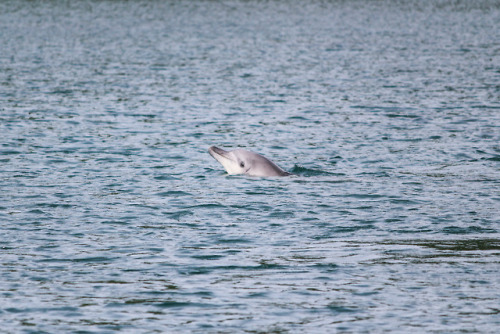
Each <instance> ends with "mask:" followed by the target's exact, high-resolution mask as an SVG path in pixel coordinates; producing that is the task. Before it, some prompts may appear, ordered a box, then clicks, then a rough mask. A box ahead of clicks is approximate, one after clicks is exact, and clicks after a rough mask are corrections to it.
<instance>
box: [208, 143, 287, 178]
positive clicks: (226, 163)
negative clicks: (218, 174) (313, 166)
mask: <svg viewBox="0 0 500 334" xmlns="http://www.w3.org/2000/svg"><path fill="white" fill-rule="evenodd" d="M208 153H210V155H211V156H212V157H214V159H215V160H217V161H218V162H220V164H221V165H222V166H223V167H224V168H225V169H226V171H227V173H228V174H230V175H235V174H245V175H250V176H287V175H292V174H290V173H288V172H285V171H284V170H283V169H281V168H279V167H278V166H276V165H275V164H274V163H273V162H272V161H271V160H269V159H267V158H265V157H263V156H262V155H260V154H257V153H255V152H250V151H247V150H243V149H236V150H233V151H225V150H223V149H221V148H218V147H216V146H212V147H210V148H209V149H208Z"/></svg>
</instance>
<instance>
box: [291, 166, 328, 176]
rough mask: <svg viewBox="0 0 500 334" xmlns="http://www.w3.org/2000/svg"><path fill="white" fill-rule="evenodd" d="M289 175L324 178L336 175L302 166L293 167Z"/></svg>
mask: <svg viewBox="0 0 500 334" xmlns="http://www.w3.org/2000/svg"><path fill="white" fill-rule="evenodd" d="M290 173H292V174H295V175H300V176H325V175H338V174H336V173H332V172H326V171H324V170H321V169H313V168H306V167H303V166H299V165H295V166H293V168H292V170H291V171H290Z"/></svg>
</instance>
